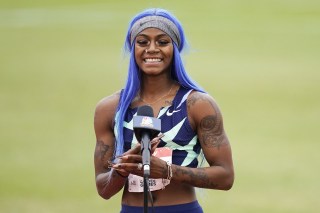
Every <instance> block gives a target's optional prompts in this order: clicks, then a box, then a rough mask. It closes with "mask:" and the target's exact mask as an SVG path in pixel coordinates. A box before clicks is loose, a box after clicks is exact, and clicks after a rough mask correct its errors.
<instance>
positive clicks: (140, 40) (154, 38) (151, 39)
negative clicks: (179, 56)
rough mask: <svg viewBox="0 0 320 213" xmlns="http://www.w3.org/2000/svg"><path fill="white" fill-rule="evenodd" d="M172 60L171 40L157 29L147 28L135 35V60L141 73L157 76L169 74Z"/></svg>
mask: <svg viewBox="0 0 320 213" xmlns="http://www.w3.org/2000/svg"><path fill="white" fill-rule="evenodd" d="M146 50H147V51H146ZM172 58H173V44H172V40H171V38H170V37H169V36H168V35H167V34H166V33H164V32H163V31H161V30H159V29H157V28H147V29H145V30H143V31H142V32H141V33H139V34H138V35H137V37H136V40H135V59H136V62H137V64H138V66H139V68H140V70H142V72H143V73H145V74H147V75H159V74H162V73H164V72H169V71H170V66H171V62H172Z"/></svg>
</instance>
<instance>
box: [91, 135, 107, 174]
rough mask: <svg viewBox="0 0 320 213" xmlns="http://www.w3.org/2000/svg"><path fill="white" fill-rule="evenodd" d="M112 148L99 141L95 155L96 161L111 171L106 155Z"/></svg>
mask: <svg viewBox="0 0 320 213" xmlns="http://www.w3.org/2000/svg"><path fill="white" fill-rule="evenodd" d="M109 150H110V146H109V145H106V144H104V143H103V141H101V140H98V141H97V144H96V149H95V153H94V158H95V159H96V160H100V162H101V163H102V164H103V167H104V168H105V169H107V170H110V169H109V168H108V160H109V159H108V158H107V156H106V154H107V153H108V152H109Z"/></svg>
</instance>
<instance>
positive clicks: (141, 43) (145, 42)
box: [137, 40, 148, 46]
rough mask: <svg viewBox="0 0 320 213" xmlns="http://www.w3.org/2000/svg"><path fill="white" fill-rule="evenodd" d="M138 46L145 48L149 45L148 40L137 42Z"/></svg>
mask: <svg viewBox="0 0 320 213" xmlns="http://www.w3.org/2000/svg"><path fill="white" fill-rule="evenodd" d="M137 44H139V45H140V46H145V45H147V44H148V41H147V40H137Z"/></svg>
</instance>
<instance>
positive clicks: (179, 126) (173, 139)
mask: <svg viewBox="0 0 320 213" xmlns="http://www.w3.org/2000/svg"><path fill="white" fill-rule="evenodd" d="M191 91H192V89H191V90H189V89H186V88H184V87H182V86H180V88H179V90H178V92H177V94H176V96H175V98H174V99H173V102H172V105H170V106H167V107H163V108H161V110H160V112H159V115H158V117H157V118H159V119H161V133H163V134H164V137H162V138H161V142H160V144H159V145H158V147H169V148H170V149H172V150H173V152H172V155H173V156H172V163H173V164H176V165H180V166H187V167H194V168H195V167H197V166H198V156H199V153H200V151H201V146H200V143H199V141H198V137H197V135H196V133H195V132H194V131H193V129H192V127H191V125H190V123H189V120H188V115H187V97H188V95H189V94H190V93H191ZM137 110H138V108H129V109H128V110H127V113H126V115H125V120H124V125H123V128H124V129H123V134H124V147H123V149H124V151H127V150H129V149H131V148H132V147H134V146H135V145H136V144H137V143H138V141H137V139H136V137H135V135H134V133H133V124H132V119H133V116H134V115H136V114H137ZM114 131H116V128H115V129H114ZM116 133H117V132H115V135H117V134H116Z"/></svg>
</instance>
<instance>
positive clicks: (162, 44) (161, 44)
mask: <svg viewBox="0 0 320 213" xmlns="http://www.w3.org/2000/svg"><path fill="white" fill-rule="evenodd" d="M158 44H159V45H160V46H165V45H167V44H169V41H167V40H160V41H158Z"/></svg>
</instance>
